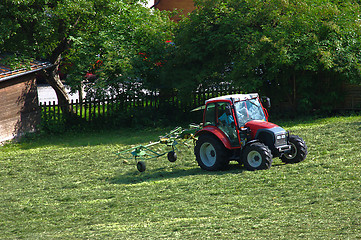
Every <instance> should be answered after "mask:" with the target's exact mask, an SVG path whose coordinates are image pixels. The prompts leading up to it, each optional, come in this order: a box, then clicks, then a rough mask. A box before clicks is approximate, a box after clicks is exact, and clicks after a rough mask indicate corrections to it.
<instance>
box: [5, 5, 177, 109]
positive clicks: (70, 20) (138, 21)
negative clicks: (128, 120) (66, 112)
mask: <svg viewBox="0 0 361 240" xmlns="http://www.w3.org/2000/svg"><path fill="white" fill-rule="evenodd" d="M165 14H167V13H163V14H162V13H160V12H158V11H151V10H150V9H148V8H146V7H144V6H143V5H141V3H140V2H139V1H136V0H122V1H117V0H16V1H15V0H4V1H2V2H1V3H0V18H1V19H2V20H1V22H0V53H5V52H6V53H12V54H15V55H22V56H27V57H32V58H42V59H45V60H48V61H50V62H51V63H52V64H53V68H52V69H49V70H48V81H49V83H50V84H51V85H52V86H53V87H54V89H55V90H57V89H58V91H57V94H58V99H59V102H61V103H64V102H67V100H68V99H67V97H66V93H65V91H63V90H64V89H63V86H62V83H61V81H60V79H59V67H60V68H61V70H62V71H63V72H66V73H68V75H69V78H68V79H67V81H68V82H67V83H68V84H70V85H71V86H72V87H73V88H78V87H79V85H80V83H81V82H82V81H83V80H84V76H85V74H86V73H87V72H92V71H93V72H95V71H96V75H97V81H96V82H94V81H93V82H91V83H92V84H96V85H97V86H100V87H103V88H107V87H109V86H115V85H117V84H118V83H119V81H123V82H124V81H125V80H126V79H127V80H129V79H131V80H134V75H135V74H134V67H133V65H134V63H133V62H134V59H137V58H139V53H141V52H144V53H148V54H152V55H151V56H152V58H156V57H157V56H156V54H153V53H152V52H151V51H153V49H161V48H162V47H163V48H164V41H163V40H164V39H166V38H169V37H170V36H169V35H170V34H169V30H170V28H171V25H172V24H171V23H170V21H169V19H168V18H166V17H165ZM154 51H156V50H154ZM15 61H16V59H15ZM100 63H101V64H100ZM144 81H146V79H145V80H144ZM60 98H61V99H60ZM60 100H61V101H60Z"/></svg>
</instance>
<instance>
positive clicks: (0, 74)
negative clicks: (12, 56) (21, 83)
mask: <svg viewBox="0 0 361 240" xmlns="http://www.w3.org/2000/svg"><path fill="white" fill-rule="evenodd" d="M1 58H2V57H1V56H0V60H1ZM51 65H52V64H51V63H49V62H42V61H38V60H33V61H31V62H30V66H29V65H28V66H26V67H25V64H24V67H22V68H19V69H15V70H14V69H11V67H10V66H6V65H2V64H0V82H3V81H6V80H9V79H12V78H14V77H19V76H21V75H26V74H30V73H33V72H37V71H39V70H42V69H45V68H48V67H50V66H51Z"/></svg>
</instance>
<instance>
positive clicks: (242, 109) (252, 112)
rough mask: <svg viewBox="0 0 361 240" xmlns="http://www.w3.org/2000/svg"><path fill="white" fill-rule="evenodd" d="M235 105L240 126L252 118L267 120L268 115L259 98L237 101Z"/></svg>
mask: <svg viewBox="0 0 361 240" xmlns="http://www.w3.org/2000/svg"><path fill="white" fill-rule="evenodd" d="M234 106H235V108H236V115H237V118H238V122H239V125H240V126H243V125H245V124H246V123H247V122H249V121H252V120H262V121H266V116H265V114H264V111H263V108H262V106H261V104H260V102H259V100H258V98H253V99H248V100H244V101H240V102H236V103H235V104H234Z"/></svg>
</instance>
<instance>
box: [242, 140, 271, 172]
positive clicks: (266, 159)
mask: <svg viewBox="0 0 361 240" xmlns="http://www.w3.org/2000/svg"><path fill="white" fill-rule="evenodd" d="M241 159H242V163H243V164H244V167H245V168H246V169H247V170H249V171H254V170H262V169H269V168H270V167H271V166H272V153H271V150H270V149H269V148H268V147H267V146H266V145H264V144H263V143H261V142H254V143H251V144H249V145H246V146H245V147H244V149H243V151H242V158H241Z"/></svg>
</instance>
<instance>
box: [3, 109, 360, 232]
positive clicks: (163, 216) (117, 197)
mask: <svg viewBox="0 0 361 240" xmlns="http://www.w3.org/2000/svg"><path fill="white" fill-rule="evenodd" d="M282 126H284V127H285V128H287V130H290V131H291V132H292V133H295V134H298V135H300V136H301V137H303V139H304V140H305V141H306V142H307V145H308V151H309V155H308V157H307V159H306V160H305V161H304V162H302V163H299V164H294V165H285V164H283V163H282V162H281V161H280V160H279V159H274V162H273V166H272V167H271V169H269V170H265V171H255V172H249V171H245V170H244V169H243V168H242V167H240V166H238V165H236V164H234V165H232V166H231V167H230V169H229V170H227V171H221V172H206V171H202V170H200V168H199V167H198V166H197V164H196V162H195V158H194V155H193V152H192V149H187V148H185V147H183V148H181V152H180V153H179V154H178V155H179V158H178V160H177V162H175V163H170V162H168V161H167V160H166V157H161V158H158V159H156V160H152V161H149V162H147V170H146V172H144V173H139V172H137V170H136V167H135V164H133V161H131V162H129V163H124V162H123V161H122V160H119V159H116V158H115V155H114V152H115V151H117V150H119V149H124V148H127V147H129V146H131V145H134V144H139V143H148V142H149V141H151V140H156V139H157V137H158V136H159V135H161V134H162V133H164V132H166V131H167V130H169V129H166V130H164V129H156V130H146V131H140V130H124V129H123V130H115V131H107V132H93V133H83V134H67V135H66V134H64V135H61V136H42V137H40V138H35V139H32V140H28V141H25V142H23V143H20V144H9V145H6V146H3V147H0V182H1V185H0V233H1V235H0V239H361V196H360V190H361V181H360V180H361V179H360V170H361V151H360V148H361V116H353V117H336V118H327V119H318V120H315V121H308V122H301V121H297V122H294V123H292V122H285V123H284V124H282Z"/></svg>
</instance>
